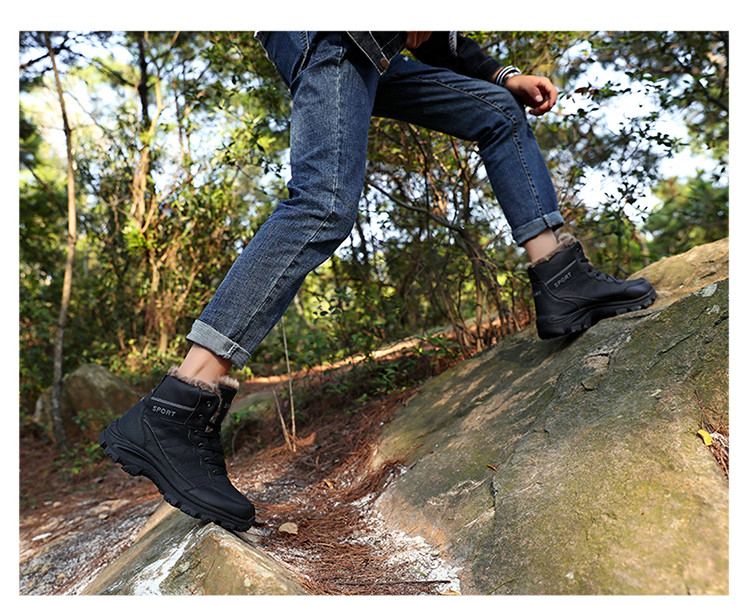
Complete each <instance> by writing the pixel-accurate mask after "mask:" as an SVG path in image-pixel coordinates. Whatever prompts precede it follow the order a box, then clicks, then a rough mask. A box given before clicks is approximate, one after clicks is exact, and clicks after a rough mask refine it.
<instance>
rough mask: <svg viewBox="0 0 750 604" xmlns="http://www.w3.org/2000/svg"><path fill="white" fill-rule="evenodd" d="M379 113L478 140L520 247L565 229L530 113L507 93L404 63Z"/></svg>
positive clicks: (386, 78)
mask: <svg viewBox="0 0 750 604" xmlns="http://www.w3.org/2000/svg"><path fill="white" fill-rule="evenodd" d="M373 114H374V115H378V116H381V117H390V118H395V119H400V120H404V121H407V122H410V123H413V124H416V125H419V126H424V127H426V128H430V129H431V130H437V131H439V132H444V133H446V134H449V135H451V136H455V137H457V138H461V139H463V140H470V141H476V142H477V143H478V148H479V153H480V155H481V157H482V160H483V162H484V165H485V169H486V171H487V175H488V178H489V179H490V183H491V184H492V189H493V191H494V192H495V196H496V197H497V199H498V201H499V203H500V207H501V208H502V210H503V213H504V214H505V217H506V219H507V220H508V223H509V224H510V227H511V229H512V234H513V238H514V239H515V241H516V243H518V244H519V245H520V244H522V243H524V242H525V241H526V240H528V239H531V238H532V237H534V236H536V235H538V234H539V233H541V232H542V231H544V230H546V229H547V228H559V227H560V226H562V224H563V218H562V215H561V214H560V212H559V209H558V203H557V194H556V193H555V189H554V186H553V184H552V180H551V178H550V175H549V171H548V170H547V165H546V162H545V161H544V158H543V156H542V153H541V151H540V149H539V145H538V143H537V141H536V138H535V137H534V134H533V132H532V130H531V126H530V125H529V124H528V122H527V119H526V112H525V110H524V109H523V107H521V106H520V105H519V103H518V101H517V100H516V99H515V97H514V96H513V95H512V94H511V92H510V91H509V90H507V89H506V88H504V87H502V86H497V85H496V84H492V83H490V82H485V81H483V80H477V79H474V78H470V77H467V76H463V75H460V74H457V73H455V72H453V71H450V70H447V69H441V68H438V67H432V66H429V65H425V64H423V63H420V62H418V61H414V60H411V59H408V58H406V57H403V56H399V57H397V58H396V59H394V60H393V61H391V64H390V66H389V68H388V70H387V71H386V73H385V74H384V75H383V76H382V77H381V79H380V83H379V85H378V93H377V96H376V97H375V106H374V109H373Z"/></svg>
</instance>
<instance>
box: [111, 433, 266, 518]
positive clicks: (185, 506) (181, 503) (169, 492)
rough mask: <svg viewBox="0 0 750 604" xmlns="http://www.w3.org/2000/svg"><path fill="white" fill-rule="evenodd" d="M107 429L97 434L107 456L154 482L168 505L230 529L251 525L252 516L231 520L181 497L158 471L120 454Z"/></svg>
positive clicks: (125, 468) (127, 469)
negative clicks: (108, 437)
mask: <svg viewBox="0 0 750 604" xmlns="http://www.w3.org/2000/svg"><path fill="white" fill-rule="evenodd" d="M108 431H109V427H107V428H105V429H104V431H103V432H102V433H101V435H100V436H99V446H100V447H101V448H102V450H103V451H104V453H106V454H107V456H108V457H109V458H110V459H111V460H112V461H113V462H115V463H117V464H119V465H120V467H121V468H122V469H123V470H124V471H125V472H127V473H128V474H130V475H131V476H143V477H145V478H147V479H148V480H150V481H151V482H152V483H154V485H155V486H156V488H157V489H158V491H159V494H160V495H161V496H162V497H163V498H164V501H166V502H167V503H168V504H169V505H171V506H173V507H176V508H177V509H179V510H180V511H181V512H183V513H185V514H187V515H188V516H192V517H193V518H196V519H198V520H202V521H204V522H212V523H214V524H217V525H219V526H221V527H222V528H224V529H227V530H230V531H240V532H242V531H246V530H248V529H249V528H250V527H251V526H253V524H254V518H253V519H251V520H250V521H248V522H243V521H233V520H230V519H227V518H222V517H221V516H219V515H217V514H216V513H215V512H212V511H210V510H205V509H201V508H199V507H197V506H196V505H195V504H194V503H193V502H190V501H188V500H186V499H185V498H184V497H181V496H180V495H179V494H178V493H177V492H176V490H173V489H172V488H171V487H167V486H166V485H165V484H164V483H165V482H166V481H162V479H161V477H160V476H159V473H158V472H152V471H150V468H148V467H145V464H144V465H143V466H142V465H139V464H137V463H135V462H133V461H131V460H128V459H126V458H125V456H123V455H122V453H121V451H120V449H119V448H118V447H117V445H116V444H112V443H111V442H108V440H107V432H108ZM112 440H114V439H112Z"/></svg>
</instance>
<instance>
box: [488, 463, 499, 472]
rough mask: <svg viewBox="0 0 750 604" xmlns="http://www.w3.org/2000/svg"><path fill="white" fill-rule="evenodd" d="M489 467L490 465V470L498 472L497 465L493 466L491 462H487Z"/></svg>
mask: <svg viewBox="0 0 750 604" xmlns="http://www.w3.org/2000/svg"><path fill="white" fill-rule="evenodd" d="M487 467H488V468H489V469H490V470H493V471H495V472H497V468H496V467H495V466H491V465H490V464H487Z"/></svg>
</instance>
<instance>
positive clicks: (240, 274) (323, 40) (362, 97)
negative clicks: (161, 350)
mask: <svg viewBox="0 0 750 604" xmlns="http://www.w3.org/2000/svg"><path fill="white" fill-rule="evenodd" d="M351 50H352V48H351V43H350V42H349V41H348V40H347V39H346V38H344V37H342V36H341V35H339V34H334V33H330V34H325V35H320V36H317V37H316V39H315V40H314V42H313V44H312V46H311V47H310V49H309V57H307V58H306V60H305V62H304V65H303V66H302V67H301V69H300V72H299V73H298V74H287V76H288V79H287V81H288V82H290V84H291V90H292V95H293V104H292V119H291V130H290V137H291V141H290V147H291V152H290V163H291V172H292V178H291V180H290V181H289V183H288V189H289V199H286V200H283V201H281V202H280V203H279V204H278V206H277V207H276V209H275V210H274V212H273V213H272V214H271V216H270V217H269V219H268V220H267V221H266V222H265V223H264V224H263V226H262V227H261V228H260V229H259V230H258V232H257V234H256V235H255V237H254V238H253V239H252V240H251V241H250V243H249V244H248V245H247V247H246V248H245V249H244V251H243V252H242V254H240V256H239V258H238V259H237V261H236V262H235V263H234V265H233V266H232V268H231V269H230V270H229V272H228V273H227V275H226V277H225V278H224V281H223V282H222V283H221V285H220V286H219V288H218V290H217V291H216V294H215V295H214V297H213V298H212V299H211V301H210V302H209V303H208V305H207V306H206V308H205V309H204V311H203V313H202V314H201V316H200V318H199V319H198V320H197V321H196V322H195V324H194V325H193V329H192V331H191V332H190V334H189V335H188V340H190V341H192V342H195V343H197V344H200V345H202V346H204V347H206V348H208V349H209V350H211V351H212V352H214V353H215V354H217V355H219V356H222V357H224V358H227V359H229V360H231V361H232V363H233V364H234V365H235V366H237V367H242V366H244V365H245V363H247V361H248V360H249V359H250V354H251V352H252V351H253V350H254V349H255V347H256V346H257V345H258V344H259V343H260V342H261V341H262V340H263V338H264V337H265V336H266V335H267V334H268V332H269V331H270V330H271V329H272V328H273V326H274V325H275V324H276V323H277V322H278V320H279V319H280V318H281V316H282V314H283V313H284V311H285V310H286V308H287V306H288V305H289V303H290V302H291V301H292V299H293V298H294V295H295V294H296V293H297V291H298V290H299V288H300V286H301V285H302V282H303V281H304V279H305V276H306V275H307V274H308V273H309V272H310V271H311V270H313V269H314V268H315V267H317V266H318V265H320V264H321V263H322V262H324V261H325V260H326V259H327V258H329V257H330V256H331V254H333V252H334V251H335V250H336V248H337V247H338V246H339V245H340V244H341V242H342V241H344V239H346V237H347V236H348V235H349V233H350V231H351V229H352V227H353V225H354V220H355V217H356V213H357V206H358V202H359V198H360V195H361V193H362V187H363V184H364V177H365V165H366V154H367V133H368V127H369V122H370V116H371V111H372V103H373V99H374V96H375V89H376V86H377V72H376V71H375V69H374V68H373V67H371V66H369V67H368V66H367V65H366V64H365V63H364V62H362V61H354V62H353V61H352V60H350V59H351V55H352V52H351ZM355 54H356V53H355ZM293 63H294V64H295V66H299V62H298V61H297V62H293Z"/></svg>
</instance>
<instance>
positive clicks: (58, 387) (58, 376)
mask: <svg viewBox="0 0 750 604" xmlns="http://www.w3.org/2000/svg"><path fill="white" fill-rule="evenodd" d="M45 40H46V42H47V50H48V53H49V58H50V60H51V61H52V71H53V72H54V74H55V86H56V87H57V96H58V100H59V102H60V111H61V113H62V120H63V131H64V133H65V148H66V152H67V167H68V253H67V258H66V261H65V274H64V276H63V290H62V300H61V303H60V315H59V317H58V320H57V330H56V333H55V349H54V360H53V370H52V408H51V410H50V414H51V416H52V433H53V436H54V437H55V442H56V443H57V446H58V448H60V449H67V448H68V447H69V442H68V437H67V434H66V432H65V427H64V425H63V421H62V410H61V396H62V376H63V340H64V336H65V327H66V325H67V323H68V310H69V308H70V294H71V291H72V289H73V263H74V261H75V253H76V240H77V228H76V220H77V217H76V191H75V173H74V170H73V144H72V132H71V129H70V123H69V122H68V112H67V110H66V109H65V98H64V97H63V90H62V85H61V83H60V73H59V72H58V70H57V62H56V60H55V52H54V50H53V49H52V43H51V41H50V36H49V34H45Z"/></svg>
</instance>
